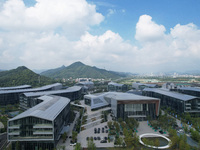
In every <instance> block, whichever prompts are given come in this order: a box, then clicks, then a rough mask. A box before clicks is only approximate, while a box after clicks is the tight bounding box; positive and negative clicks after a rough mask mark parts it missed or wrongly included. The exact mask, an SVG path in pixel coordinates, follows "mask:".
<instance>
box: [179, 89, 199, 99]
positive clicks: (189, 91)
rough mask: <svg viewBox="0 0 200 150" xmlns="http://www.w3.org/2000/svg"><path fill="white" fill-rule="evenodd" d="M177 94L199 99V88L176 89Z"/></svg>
mask: <svg viewBox="0 0 200 150" xmlns="http://www.w3.org/2000/svg"><path fill="white" fill-rule="evenodd" d="M178 92H180V93H183V94H188V95H192V96H197V97H200V88H199V87H181V88H179V89H178Z"/></svg>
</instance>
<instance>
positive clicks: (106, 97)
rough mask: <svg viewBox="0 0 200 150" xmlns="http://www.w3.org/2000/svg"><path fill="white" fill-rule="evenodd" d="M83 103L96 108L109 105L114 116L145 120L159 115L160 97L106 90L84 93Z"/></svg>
mask: <svg viewBox="0 0 200 150" xmlns="http://www.w3.org/2000/svg"><path fill="white" fill-rule="evenodd" d="M84 101H85V104H87V105H89V106H91V109H92V108H95V109H98V108H102V107H106V106H109V107H111V110H112V112H113V115H114V117H115V118H122V119H125V118H127V117H133V118H135V119H136V120H147V118H148V117H151V118H155V117H156V116H158V115H159V108H160V99H158V98H152V97H146V96H140V95H135V94H129V93H121V92H107V93H102V94H99V95H85V96H84Z"/></svg>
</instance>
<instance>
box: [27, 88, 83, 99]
mask: <svg viewBox="0 0 200 150" xmlns="http://www.w3.org/2000/svg"><path fill="white" fill-rule="evenodd" d="M79 90H81V87H80V86H72V87H69V88H67V89H64V90H55V91H42V92H29V93H24V95H25V96H26V97H36V96H42V95H54V94H60V93H70V92H76V91H79Z"/></svg>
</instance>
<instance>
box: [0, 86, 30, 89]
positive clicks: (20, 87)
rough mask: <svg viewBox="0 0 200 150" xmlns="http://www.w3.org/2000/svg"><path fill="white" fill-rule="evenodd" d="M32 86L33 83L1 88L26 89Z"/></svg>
mask: <svg viewBox="0 0 200 150" xmlns="http://www.w3.org/2000/svg"><path fill="white" fill-rule="evenodd" d="M25 88H31V85H19V86H12V87H1V88H0V90H16V89H25Z"/></svg>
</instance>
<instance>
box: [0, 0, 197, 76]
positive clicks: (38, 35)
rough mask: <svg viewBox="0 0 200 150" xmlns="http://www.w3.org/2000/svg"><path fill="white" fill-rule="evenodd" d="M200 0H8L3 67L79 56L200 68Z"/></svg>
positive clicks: (115, 66) (149, 68)
mask: <svg viewBox="0 0 200 150" xmlns="http://www.w3.org/2000/svg"><path fill="white" fill-rule="evenodd" d="M199 8H200V3H199V1H198V0H190V1H188V0H181V1H180V0H176V1H172V0H162V1H160V0H152V1H149V0H127V1H123V0H88V1H86V0H73V1H71V0H59V1H57V0H2V1H0V69H6V70H7V69H14V68H16V67H18V66H27V67H28V68H30V69H32V70H33V69H37V70H40V69H52V68H57V67H60V66H62V65H65V66H68V65H70V64H72V63H74V62H76V61H81V62H83V63H84V64H86V65H90V66H96V67H98V68H103V69H106V70H113V71H121V72H132V73H147V72H149V73H150V72H168V71H177V72H184V71H188V70H200V61H199V60H200V29H199V27H200V15H199Z"/></svg>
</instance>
